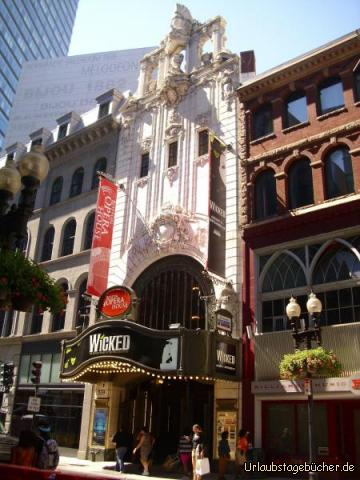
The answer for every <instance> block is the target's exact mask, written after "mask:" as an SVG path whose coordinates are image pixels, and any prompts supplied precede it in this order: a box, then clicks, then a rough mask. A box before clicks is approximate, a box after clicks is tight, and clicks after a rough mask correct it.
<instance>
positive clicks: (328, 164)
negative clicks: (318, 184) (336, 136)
mask: <svg viewBox="0 0 360 480" xmlns="http://www.w3.org/2000/svg"><path fill="white" fill-rule="evenodd" d="M324 165H325V186H326V198H335V197H339V196H341V195H346V194H348V193H353V192H354V178H353V169H352V163H351V155H350V153H349V149H348V147H345V146H341V147H338V148H335V149H333V150H331V151H330V152H329V153H328V154H327V155H326V157H325V160H324Z"/></svg>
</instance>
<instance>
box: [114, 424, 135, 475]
mask: <svg viewBox="0 0 360 480" xmlns="http://www.w3.org/2000/svg"><path fill="white" fill-rule="evenodd" d="M130 437H131V436H130V435H129V434H128V433H127V432H126V430H125V429H124V428H123V427H122V428H120V429H119V430H118V431H117V432H116V433H115V435H114V437H113V439H112V441H113V443H115V444H116V448H115V456H116V467H115V469H116V471H117V472H120V473H124V470H125V462H124V458H125V455H126V453H127V451H128V449H129V445H130V444H131V438H130Z"/></svg>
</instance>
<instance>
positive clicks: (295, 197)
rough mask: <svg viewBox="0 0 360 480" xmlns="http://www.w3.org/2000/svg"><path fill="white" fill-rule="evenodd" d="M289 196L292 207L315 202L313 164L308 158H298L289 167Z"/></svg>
mask: <svg viewBox="0 0 360 480" xmlns="http://www.w3.org/2000/svg"><path fill="white" fill-rule="evenodd" d="M288 198H289V207H290V208H291V209H292V208H299V207H303V206H304V205H311V204H312V203H314V192H313V183H312V173H311V166H310V161H309V160H308V159H307V158H301V159H299V160H296V162H295V163H293V165H291V167H290V169H289V174H288Z"/></svg>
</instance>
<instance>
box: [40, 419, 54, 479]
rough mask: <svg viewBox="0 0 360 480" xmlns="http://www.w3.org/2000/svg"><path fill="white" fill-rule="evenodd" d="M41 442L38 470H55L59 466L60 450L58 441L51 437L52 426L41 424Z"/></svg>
mask: <svg viewBox="0 0 360 480" xmlns="http://www.w3.org/2000/svg"><path fill="white" fill-rule="evenodd" d="M38 430H39V437H40V440H41V442H42V443H41V444H40V453H39V458H38V465H37V467H38V468H41V469H43V470H55V469H56V467H57V466H58V465H59V448H58V444H57V443H56V440H54V439H53V438H51V437H50V431H51V428H50V425H49V424H48V423H41V424H39V425H38Z"/></svg>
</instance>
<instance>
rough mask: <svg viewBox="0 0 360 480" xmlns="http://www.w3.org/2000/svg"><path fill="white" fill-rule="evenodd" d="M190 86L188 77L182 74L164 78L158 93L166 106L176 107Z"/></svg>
mask: <svg viewBox="0 0 360 480" xmlns="http://www.w3.org/2000/svg"><path fill="white" fill-rule="evenodd" d="M189 86H190V80H189V76H188V75H186V74H183V73H180V74H178V75H172V76H169V77H167V78H166V80H165V84H164V86H163V88H162V89H161V91H160V97H161V99H162V100H163V101H164V102H165V103H166V105H177V104H178V103H179V102H180V100H181V99H182V98H183V97H184V96H185V95H186V93H187V91H188V89H189Z"/></svg>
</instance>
